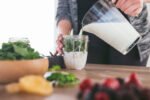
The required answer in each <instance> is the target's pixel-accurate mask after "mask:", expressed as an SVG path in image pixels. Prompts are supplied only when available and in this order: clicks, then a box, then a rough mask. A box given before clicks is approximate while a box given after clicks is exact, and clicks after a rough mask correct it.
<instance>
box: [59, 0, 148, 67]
mask: <svg viewBox="0 0 150 100" xmlns="http://www.w3.org/2000/svg"><path fill="white" fill-rule="evenodd" d="M96 1H97V0H59V1H58V9H57V17H56V18H57V26H58V33H59V36H58V39H57V52H56V54H62V48H63V44H62V36H63V35H68V34H69V33H70V31H71V30H72V29H74V33H75V34H78V31H79V30H80V29H81V20H82V19H83V16H84V14H85V13H86V11H88V9H89V8H90V7H91V6H92V5H93V4H94V3H95V2H96ZM112 2H113V3H114V4H115V5H116V7H117V8H118V9H120V10H121V11H122V13H123V15H124V16H125V17H126V18H127V20H128V21H129V22H130V23H131V24H132V26H133V27H134V28H135V29H136V30H137V31H138V32H139V33H140V35H141V36H142V40H141V41H140V42H139V43H138V44H137V46H136V47H135V48H134V49H133V50H132V51H131V52H130V53H129V54H127V55H125V56H123V55H122V54H120V53H118V52H117V51H115V50H114V49H113V48H111V47H109V46H108V45H107V44H105V43H103V41H101V40H100V39H98V38H97V37H95V36H92V35H89V34H87V35H89V38H90V43H89V56H88V63H100V64H120V65H122V64H123V65H137V66H145V65H146V62H147V59H148V56H149V54H150V24H149V22H148V20H147V16H148V11H147V7H146V5H145V3H148V2H150V0H112ZM95 44H96V45H95ZM93 45H94V46H93ZM114 58H115V59H114ZM116 58H117V59H116Z"/></svg>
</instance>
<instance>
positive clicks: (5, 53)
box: [0, 41, 41, 60]
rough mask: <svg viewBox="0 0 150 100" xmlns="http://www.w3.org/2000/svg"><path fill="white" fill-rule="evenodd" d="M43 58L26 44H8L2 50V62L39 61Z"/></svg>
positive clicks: (0, 58) (20, 42)
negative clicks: (38, 59)
mask: <svg viewBox="0 0 150 100" xmlns="http://www.w3.org/2000/svg"><path fill="white" fill-rule="evenodd" d="M37 58H41V56H40V54H39V53H38V52H36V51H35V50H34V49H33V48H31V47H30V45H29V44H28V43H26V42H22V41H17V42H8V43H3V44H2V48H1V49H0V60H22V59H37Z"/></svg>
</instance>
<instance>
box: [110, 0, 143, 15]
mask: <svg viewBox="0 0 150 100" xmlns="http://www.w3.org/2000/svg"><path fill="white" fill-rule="evenodd" d="M112 2H113V3H115V5H116V7H117V8H119V9H121V10H122V11H123V12H124V13H125V14H127V15H130V16H138V15H139V14H140V12H141V11H142V9H143V2H144V1H143V0H112Z"/></svg>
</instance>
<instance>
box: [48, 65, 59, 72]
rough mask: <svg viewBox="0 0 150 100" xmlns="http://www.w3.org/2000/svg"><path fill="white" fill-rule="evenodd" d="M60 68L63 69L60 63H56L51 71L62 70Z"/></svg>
mask: <svg viewBox="0 0 150 100" xmlns="http://www.w3.org/2000/svg"><path fill="white" fill-rule="evenodd" d="M60 70H61V66H60V65H54V66H52V68H50V69H49V71H60Z"/></svg>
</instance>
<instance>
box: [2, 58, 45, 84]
mask: <svg viewBox="0 0 150 100" xmlns="http://www.w3.org/2000/svg"><path fill="white" fill-rule="evenodd" d="M47 70H48V59H46V58H42V59H35V60H15V61H9V60H8V61H0V83H9V82H13V81H17V80H18V79H19V78H20V77H23V76H25V75H33V74H34V75H44V73H45V72H46V71H47Z"/></svg>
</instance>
